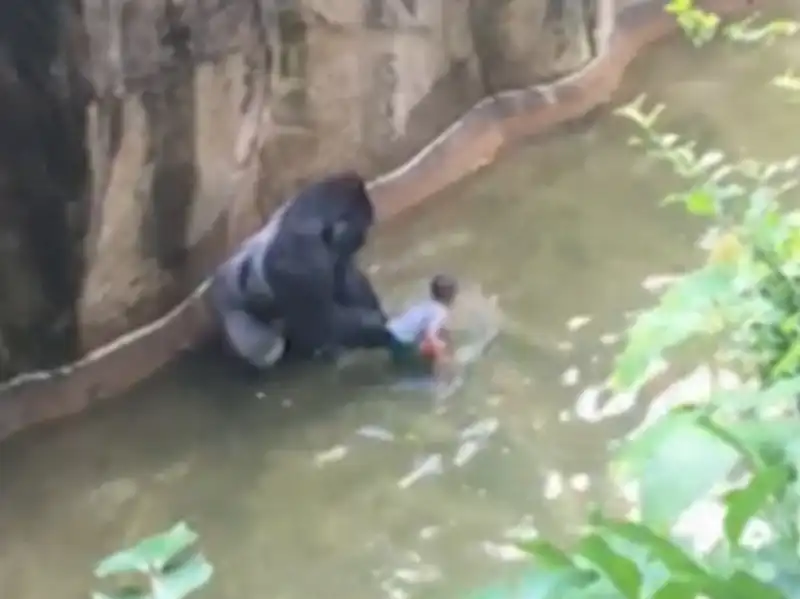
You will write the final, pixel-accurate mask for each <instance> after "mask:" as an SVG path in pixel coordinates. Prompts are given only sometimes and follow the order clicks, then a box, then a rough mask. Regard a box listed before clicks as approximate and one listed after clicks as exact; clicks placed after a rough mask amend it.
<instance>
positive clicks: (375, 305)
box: [335, 259, 384, 314]
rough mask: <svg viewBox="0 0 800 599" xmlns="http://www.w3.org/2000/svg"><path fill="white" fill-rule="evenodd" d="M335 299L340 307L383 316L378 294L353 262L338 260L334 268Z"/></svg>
mask: <svg viewBox="0 0 800 599" xmlns="http://www.w3.org/2000/svg"><path fill="white" fill-rule="evenodd" d="M335 279H336V280H335V285H336V289H335V298H336V303H337V304H339V305H341V306H348V307H353V308H364V309H367V310H374V311H377V312H380V313H381V314H384V312H383V308H382V307H381V302H380V300H379V299H378V294H377V293H375V289H374V288H373V287H372V283H370V281H369V279H368V278H367V277H366V276H365V275H364V273H362V272H361V270H360V269H359V268H358V265H357V264H356V263H355V262H354V261H353V260H350V259H348V260H340V261H339V264H337V266H336V274H335Z"/></svg>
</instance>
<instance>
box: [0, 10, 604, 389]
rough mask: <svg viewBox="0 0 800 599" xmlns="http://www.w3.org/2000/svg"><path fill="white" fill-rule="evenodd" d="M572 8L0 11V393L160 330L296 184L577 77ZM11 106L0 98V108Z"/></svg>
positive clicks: (586, 19) (397, 151)
mask: <svg viewBox="0 0 800 599" xmlns="http://www.w3.org/2000/svg"><path fill="white" fill-rule="evenodd" d="M593 11H594V7H593V6H592V2H591V0H549V1H548V2H545V1H542V0H294V1H292V0H289V1H286V0H61V2H50V3H48V2H45V1H44V0H25V1H24V2H23V1H22V0H14V1H13V2H8V3H5V5H4V8H0V86H2V89H3V92H4V93H3V94H0V132H2V137H3V140H4V141H3V143H2V145H1V146H0V151H2V150H6V151H5V152H3V153H2V154H0V173H2V174H4V175H5V177H0V194H2V198H3V200H2V204H0V206H2V207H0V217H1V218H0V221H1V223H2V224H0V285H2V286H3V287H2V288H3V289H7V290H8V291H7V292H4V293H3V294H2V295H1V296H0V378H8V377H10V376H12V375H15V374H18V373H19V372H21V371H25V370H32V369H38V368H46V367H52V366H54V365H57V364H61V363H66V362H70V361H72V360H74V359H75V358H77V357H79V356H80V355H82V354H85V353H86V352H88V351H90V350H92V349H94V348H96V347H99V346H101V345H103V344H105V343H108V342H110V341H112V340H113V339H115V338H117V337H119V336H120V335H122V334H123V333H126V332H128V331H130V330H132V329H135V328H137V327H140V326H142V325H144V324H146V323H148V322H151V321H153V320H155V319H157V318H158V317H160V316H163V315H164V314H165V313H166V312H167V311H168V310H169V309H170V308H172V307H173V306H175V305H176V304H177V303H178V302H179V301H180V300H181V299H183V298H184V297H185V296H186V295H187V294H188V293H189V292H190V291H191V290H192V289H193V288H194V287H196V286H197V285H198V283H199V282H200V281H201V280H202V278H203V277H204V276H205V275H207V274H208V272H209V271H210V269H211V268H212V267H213V266H214V265H215V264H216V263H217V262H218V261H219V260H220V259H221V258H222V257H223V256H224V255H225V253H226V252H227V250H228V248H230V247H232V246H233V245H234V244H236V243H237V242H238V241H239V240H241V238H242V237H243V236H244V235H246V234H247V233H248V232H249V231H251V230H252V229H253V228H254V227H255V226H257V225H258V223H260V222H262V221H263V220H264V219H265V218H266V216H267V215H268V214H269V211H270V210H271V209H272V207H273V206H274V205H275V204H276V202H278V201H279V200H281V199H283V198H285V197H286V196H287V195H288V194H289V193H291V192H292V190H293V189H295V188H296V187H297V186H298V185H299V184H300V183H301V182H303V181H307V180H309V179H312V178H314V177H316V176H319V175H322V174H325V173H328V172H330V171H332V170H335V169H340V168H345V167H355V168H357V169H359V170H360V171H361V172H363V173H364V174H365V175H367V176H374V175H377V174H378V173H380V172H383V171H385V170H387V169H388V168H390V167H392V166H395V165H397V164H399V163H401V162H402V161H404V160H406V159H408V158H409V157H410V156H412V155H413V154H414V153H415V152H416V151H418V150H419V149H420V148H421V147H422V146H424V145H425V144H426V143H427V142H429V141H430V140H431V139H432V138H433V137H435V136H436V135H438V134H439V133H441V131H442V130H443V129H444V128H445V127H447V126H448V125H449V124H451V123H452V122H453V121H455V120H456V119H457V118H458V116H459V115H460V114H462V113H463V112H464V111H466V110H467V109H468V108H470V107H471V106H472V105H474V104H475V102H476V101H477V100H479V99H480V98H482V97H484V96H486V95H489V94H491V93H495V92H497V91H499V90H501V89H504V88H506V87H519V86H521V85H527V84H530V83H534V82H537V81H541V80H544V79H548V78H553V77H555V76H558V75H561V74H564V73H567V72H572V71H574V70H575V69H577V68H578V67H580V66H581V65H583V64H585V63H586V61H588V60H589V59H590V58H591V55H592V49H593V37H592V35H593V34H592V25H591V23H592V19H593V14H594V13H593ZM6 92H9V93H6Z"/></svg>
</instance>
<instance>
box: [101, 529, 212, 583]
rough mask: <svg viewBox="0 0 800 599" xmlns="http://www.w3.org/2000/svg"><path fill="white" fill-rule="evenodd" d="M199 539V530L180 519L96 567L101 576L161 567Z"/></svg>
mask: <svg viewBox="0 0 800 599" xmlns="http://www.w3.org/2000/svg"><path fill="white" fill-rule="evenodd" d="M196 540H197V533H195V532H194V531H193V530H192V529H190V528H189V527H188V526H187V525H186V523H185V522H180V523H178V524H176V525H175V526H173V527H172V528H171V529H170V530H168V531H167V532H165V533H162V534H158V535H154V536H152V537H149V538H146V539H144V540H143V541H141V542H140V543H138V544H137V545H136V546H135V547H132V548H131V549H126V550H123V551H119V552H117V553H115V554H113V555H111V556H109V557H107V558H105V559H104V560H103V561H101V562H100V563H99V564H98V565H97V567H96V568H95V571H94V574H95V576H97V577H98V578H105V577H106V576H109V575H111V574H120V573H126V572H152V571H153V570H156V571H160V570H161V569H162V568H163V567H164V566H165V565H166V564H167V562H169V560H171V559H172V558H173V557H175V556H176V555H177V554H178V553H180V552H181V551H183V550H185V549H186V548H188V547H189V546H190V545H192V544H193V543H194V542H195V541H196Z"/></svg>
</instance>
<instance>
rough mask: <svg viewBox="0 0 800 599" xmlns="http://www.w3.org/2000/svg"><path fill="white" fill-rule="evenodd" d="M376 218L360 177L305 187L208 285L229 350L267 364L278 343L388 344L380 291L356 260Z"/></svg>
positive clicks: (310, 346)
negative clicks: (370, 281) (368, 278)
mask: <svg viewBox="0 0 800 599" xmlns="http://www.w3.org/2000/svg"><path fill="white" fill-rule="evenodd" d="M373 220H374V210H373V206H372V202H371V201H370V198H369V195H368V194H367V190H366V187H365V185H364V181H363V179H361V177H359V176H358V175H357V174H355V173H344V174H340V175H337V176H333V177H330V178H327V179H324V180H322V181H319V182H317V183H314V184H312V185H310V186H308V187H306V188H305V189H303V190H302V191H301V192H300V193H299V194H298V195H297V196H296V197H295V198H294V199H293V200H291V201H290V202H289V203H288V204H287V205H286V206H284V207H282V208H281V209H280V210H279V211H278V212H277V213H276V214H275V215H274V216H273V218H272V219H271V220H270V221H269V222H268V223H267V224H266V226H265V227H264V228H263V229H262V230H261V231H259V232H258V233H256V234H255V235H254V236H253V237H251V238H250V239H248V240H247V241H245V242H244V243H243V244H242V246H241V248H240V249H239V251H238V252H237V254H235V255H234V256H233V257H232V258H231V259H230V260H228V262H226V263H225V264H224V265H222V266H221V267H220V269H219V271H218V272H217V274H216V276H215V280H214V283H213V290H212V297H213V303H214V307H215V308H216V311H217V313H218V315H219V316H220V320H221V322H222V323H223V327H224V329H225V332H226V337H227V340H228V342H229V344H230V345H231V348H232V349H233V350H234V352H235V353H237V354H238V355H239V356H240V357H242V358H244V359H245V360H247V361H248V362H250V363H251V364H252V365H254V366H257V367H259V368H264V367H268V366H271V365H272V364H274V362H275V361H276V360H277V359H278V357H279V356H280V355H282V354H284V353H288V354H289V355H291V356H294V357H299V358H309V357H311V356H314V355H315V354H318V353H320V352H326V351H336V350H337V349H341V348H358V347H363V348H367V347H380V346H383V345H386V344H387V343H388V341H389V334H388V332H387V330H386V326H385V325H386V317H385V315H384V313H383V310H382V309H381V305H380V301H379V300H378V298H377V296H376V294H375V291H374V290H373V288H372V285H371V284H370V283H369V281H368V280H367V278H366V277H365V276H364V275H363V273H362V272H361V271H360V270H359V269H358V266H357V265H356V263H355V256H356V253H357V252H358V251H359V250H360V249H361V248H362V247H363V245H364V243H365V242H366V237H367V232H368V231H369V229H370V228H371V227H372V224H373ZM284 346H285V349H286V352H284V351H283V348H284ZM276 348H279V349H276Z"/></svg>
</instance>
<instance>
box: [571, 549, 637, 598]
mask: <svg viewBox="0 0 800 599" xmlns="http://www.w3.org/2000/svg"><path fill="white" fill-rule="evenodd" d="M578 556H580V557H582V558H584V559H586V560H587V561H588V562H589V563H590V564H591V566H590V567H591V568H592V569H593V570H595V571H596V572H597V573H598V574H600V575H601V576H603V577H604V578H605V579H606V580H608V582H610V583H611V585H612V586H613V587H614V588H615V589H616V590H617V591H618V592H619V593H620V594H621V595H622V596H623V597H627V598H628V599H638V597H639V591H640V589H641V586H642V576H641V574H640V573H639V568H638V566H637V565H636V564H635V563H634V562H633V561H631V560H630V559H628V558H627V557H624V556H622V555H620V554H619V553H617V552H615V551H614V550H613V549H612V548H611V546H610V545H609V544H608V543H607V542H606V541H605V540H604V539H603V538H602V537H601V536H600V535H598V534H592V535H589V536H588V537H585V538H584V539H582V540H581V543H580V547H579V549H578Z"/></svg>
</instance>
